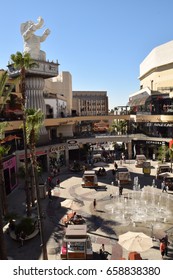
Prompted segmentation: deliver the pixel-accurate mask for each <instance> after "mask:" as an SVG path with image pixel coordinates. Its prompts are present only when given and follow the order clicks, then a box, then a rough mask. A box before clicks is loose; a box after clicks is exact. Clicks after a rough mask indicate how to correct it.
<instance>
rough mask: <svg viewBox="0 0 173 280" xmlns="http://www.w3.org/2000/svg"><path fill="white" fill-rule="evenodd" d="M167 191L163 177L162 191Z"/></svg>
mask: <svg viewBox="0 0 173 280" xmlns="http://www.w3.org/2000/svg"><path fill="white" fill-rule="evenodd" d="M164 191H165V192H167V187H166V184H165V179H163V182H162V192H164Z"/></svg>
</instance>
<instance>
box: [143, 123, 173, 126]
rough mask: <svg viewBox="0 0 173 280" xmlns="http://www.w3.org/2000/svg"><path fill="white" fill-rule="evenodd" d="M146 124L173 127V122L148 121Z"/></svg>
mask: <svg viewBox="0 0 173 280" xmlns="http://www.w3.org/2000/svg"><path fill="white" fill-rule="evenodd" d="M146 126H159V127H173V123H146Z"/></svg>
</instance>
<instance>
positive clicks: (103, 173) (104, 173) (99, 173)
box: [97, 167, 106, 176]
mask: <svg viewBox="0 0 173 280" xmlns="http://www.w3.org/2000/svg"><path fill="white" fill-rule="evenodd" d="M97 175H98V176H104V175H106V170H105V168H104V167H102V168H99V170H98V172H97Z"/></svg>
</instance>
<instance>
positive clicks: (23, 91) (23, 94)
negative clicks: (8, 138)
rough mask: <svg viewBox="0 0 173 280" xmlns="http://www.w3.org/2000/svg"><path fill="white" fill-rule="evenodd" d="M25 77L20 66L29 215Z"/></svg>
mask: <svg viewBox="0 0 173 280" xmlns="http://www.w3.org/2000/svg"><path fill="white" fill-rule="evenodd" d="M25 78H26V71H25V67H22V68H21V92H22V105H23V142H24V153H25V192H26V213H27V216H31V198H30V189H29V180H28V175H29V174H28V167H29V166H28V152H27V151H28V149H27V135H26V109H25V103H26V94H25V91H26V89H25Z"/></svg>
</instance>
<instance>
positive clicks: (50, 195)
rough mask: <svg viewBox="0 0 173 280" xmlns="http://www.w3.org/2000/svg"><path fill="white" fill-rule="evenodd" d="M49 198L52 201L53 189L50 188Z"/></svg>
mask: <svg viewBox="0 0 173 280" xmlns="http://www.w3.org/2000/svg"><path fill="white" fill-rule="evenodd" d="M48 197H49V200H50V201H52V189H51V188H50V187H49V188H48Z"/></svg>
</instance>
